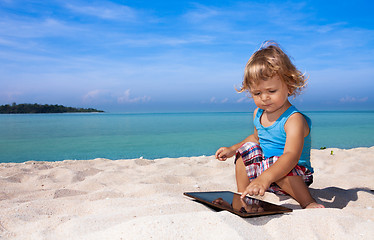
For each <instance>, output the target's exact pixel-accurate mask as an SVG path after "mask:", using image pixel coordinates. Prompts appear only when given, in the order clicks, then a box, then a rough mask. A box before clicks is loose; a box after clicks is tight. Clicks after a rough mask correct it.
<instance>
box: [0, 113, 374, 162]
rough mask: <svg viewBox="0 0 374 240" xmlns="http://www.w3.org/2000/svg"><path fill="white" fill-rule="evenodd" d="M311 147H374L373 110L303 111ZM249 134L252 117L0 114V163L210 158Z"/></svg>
mask: <svg viewBox="0 0 374 240" xmlns="http://www.w3.org/2000/svg"><path fill="white" fill-rule="evenodd" d="M304 113H305V114H306V115H308V116H309V117H310V118H311V119H312V122H313V128H312V148H314V149H319V148H321V147H327V148H331V147H333V148H344V149H349V148H356V147H371V146H374V125H373V124H374V112H373V111H368V112H337V111H321V112H319V111H311V112H304ZM252 132H253V123H252V113H244V112H224V113H223V112H214V113H137V114H135V113H133V114H129V113H127V114H125V113H72V114H70V113H65V114H14V115H10V114H1V115H0V134H1V135H0V162H25V161H29V160H35V161H61V160H65V159H69V160H86V159H94V158H108V159H112V160H116V159H132V158H139V157H143V158H146V159H156V158H164V157H172V158H174V157H190V156H202V155H207V156H208V155H214V153H215V151H216V150H217V149H218V148H219V147H221V146H230V145H232V144H235V143H237V142H239V141H241V140H242V139H244V138H245V137H246V136H248V135H249V134H251V133H252Z"/></svg>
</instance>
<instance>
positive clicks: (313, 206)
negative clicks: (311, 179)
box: [305, 202, 325, 209]
mask: <svg viewBox="0 0 374 240" xmlns="http://www.w3.org/2000/svg"><path fill="white" fill-rule="evenodd" d="M307 208H325V206H323V205H322V204H319V203H316V202H311V203H309V204H308V205H307V206H306V207H305V209H307Z"/></svg>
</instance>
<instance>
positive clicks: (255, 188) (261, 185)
mask: <svg viewBox="0 0 374 240" xmlns="http://www.w3.org/2000/svg"><path fill="white" fill-rule="evenodd" d="M269 186H270V184H269V183H267V182H266V181H262V180H261V178H260V177H258V178H256V179H254V180H252V181H251V183H249V185H248V186H247V187H246V189H245V190H244V192H243V193H242V195H241V198H244V197H245V196H246V195H247V194H249V195H251V196H253V195H254V196H258V195H260V196H264V194H265V191H266V190H267V189H268V188H269Z"/></svg>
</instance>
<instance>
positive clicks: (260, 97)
mask: <svg viewBox="0 0 374 240" xmlns="http://www.w3.org/2000/svg"><path fill="white" fill-rule="evenodd" d="M250 92H251V94H252V97H253V100H254V102H255V104H256V106H257V107H259V108H261V109H263V110H264V111H265V112H268V113H272V112H276V111H277V110H280V109H281V108H282V107H284V106H285V104H286V103H288V94H289V90H288V88H287V85H286V84H285V83H284V82H283V81H282V80H281V79H280V78H279V76H278V75H275V76H273V77H271V78H269V79H266V80H260V81H258V83H257V84H252V85H251V89H250Z"/></svg>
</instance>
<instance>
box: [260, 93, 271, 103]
mask: <svg viewBox="0 0 374 240" xmlns="http://www.w3.org/2000/svg"><path fill="white" fill-rule="evenodd" d="M267 99H269V95H268V94H266V93H264V94H261V100H262V101H266V100H267Z"/></svg>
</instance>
